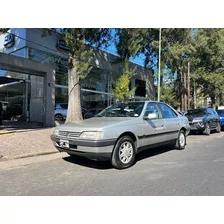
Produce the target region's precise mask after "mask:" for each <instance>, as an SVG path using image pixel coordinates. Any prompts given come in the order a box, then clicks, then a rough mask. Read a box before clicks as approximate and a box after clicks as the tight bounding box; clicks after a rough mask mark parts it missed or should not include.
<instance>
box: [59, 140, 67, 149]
mask: <svg viewBox="0 0 224 224" xmlns="http://www.w3.org/2000/svg"><path fill="white" fill-rule="evenodd" d="M59 146H60V147H62V148H67V149H68V148H69V141H68V140H60V142H59Z"/></svg>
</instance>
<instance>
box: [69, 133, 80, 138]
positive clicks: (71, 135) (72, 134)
mask: <svg viewBox="0 0 224 224" xmlns="http://www.w3.org/2000/svg"><path fill="white" fill-rule="evenodd" d="M79 135H80V132H69V134H68V137H70V138H78V137H79Z"/></svg>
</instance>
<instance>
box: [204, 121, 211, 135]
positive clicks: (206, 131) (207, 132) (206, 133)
mask: <svg viewBox="0 0 224 224" xmlns="http://www.w3.org/2000/svg"><path fill="white" fill-rule="evenodd" d="M203 134H204V135H210V134H211V129H210V126H209V123H207V124H206V125H205V130H204V131H203Z"/></svg>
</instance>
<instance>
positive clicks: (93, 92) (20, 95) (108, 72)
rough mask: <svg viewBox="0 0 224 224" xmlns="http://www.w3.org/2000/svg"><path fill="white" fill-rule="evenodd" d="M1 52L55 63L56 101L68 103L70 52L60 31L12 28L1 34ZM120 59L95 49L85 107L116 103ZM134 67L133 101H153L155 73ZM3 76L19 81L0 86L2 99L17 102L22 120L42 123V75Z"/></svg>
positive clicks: (84, 95) (1, 74) (0, 73)
mask: <svg viewBox="0 0 224 224" xmlns="http://www.w3.org/2000/svg"><path fill="white" fill-rule="evenodd" d="M0 51H2V52H4V53H7V54H11V55H15V56H19V57H23V58H27V59H30V60H33V61H35V62H38V63H41V64H51V65H52V66H54V67H55V96H54V99H55V103H67V102H68V68H67V66H68V62H67V61H68V53H67V51H66V49H65V45H64V43H63V42H62V41H61V40H60V39H59V36H58V35H57V34H52V35H48V36H45V37H43V30H42V29H10V31H9V32H8V33H7V34H3V35H1V36H0ZM117 59H118V57H117V56H115V55H113V54H110V53H107V52H105V51H102V50H96V49H94V60H93V61H92V63H91V64H92V65H93V69H92V70H91V72H90V74H89V75H88V77H87V78H86V79H85V80H82V81H81V104H82V107H83V108H85V109H87V110H89V109H92V108H98V109H103V108H105V107H106V106H108V105H110V104H112V103H113V102H114V100H115V99H114V98H113V96H112V85H113V82H114V80H115V79H116V78H117V77H118V76H119V75H121V74H122V71H123V66H122V64H121V63H120V64H118V63H115V61H117ZM131 66H132V67H133V68H135V69H136V76H135V77H134V78H133V79H132V81H131V88H133V87H136V91H135V96H133V98H132V99H131V100H144V99H151V100H154V98H155V91H154V78H153V74H152V72H151V71H150V70H149V69H145V68H143V67H142V66H140V65H137V64H134V63H131ZM1 77H2V78H3V77H5V78H6V77H7V78H10V79H15V81H17V80H20V82H18V83H16V82H15V85H2V86H1V85H0V100H1V101H3V102H5V103H6V104H7V103H8V104H9V103H11V102H14V105H16V106H15V107H16V108H17V110H18V113H21V114H22V115H23V116H22V118H21V119H25V120H27V121H37V122H41V121H42V117H43V113H44V111H45V110H47V108H44V98H45V97H46V96H44V88H43V82H44V80H43V77H40V76H36V75H35V74H23V73H20V71H0V79H1ZM21 80H22V81H23V82H21ZM11 104H12V103H11ZM18 108H19V109H18ZM19 111H20V112H19Z"/></svg>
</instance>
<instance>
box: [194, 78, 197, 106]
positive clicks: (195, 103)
mask: <svg viewBox="0 0 224 224" xmlns="http://www.w3.org/2000/svg"><path fill="white" fill-rule="evenodd" d="M196 100H197V97H196V86H195V80H194V109H196V108H197V102H196Z"/></svg>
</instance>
